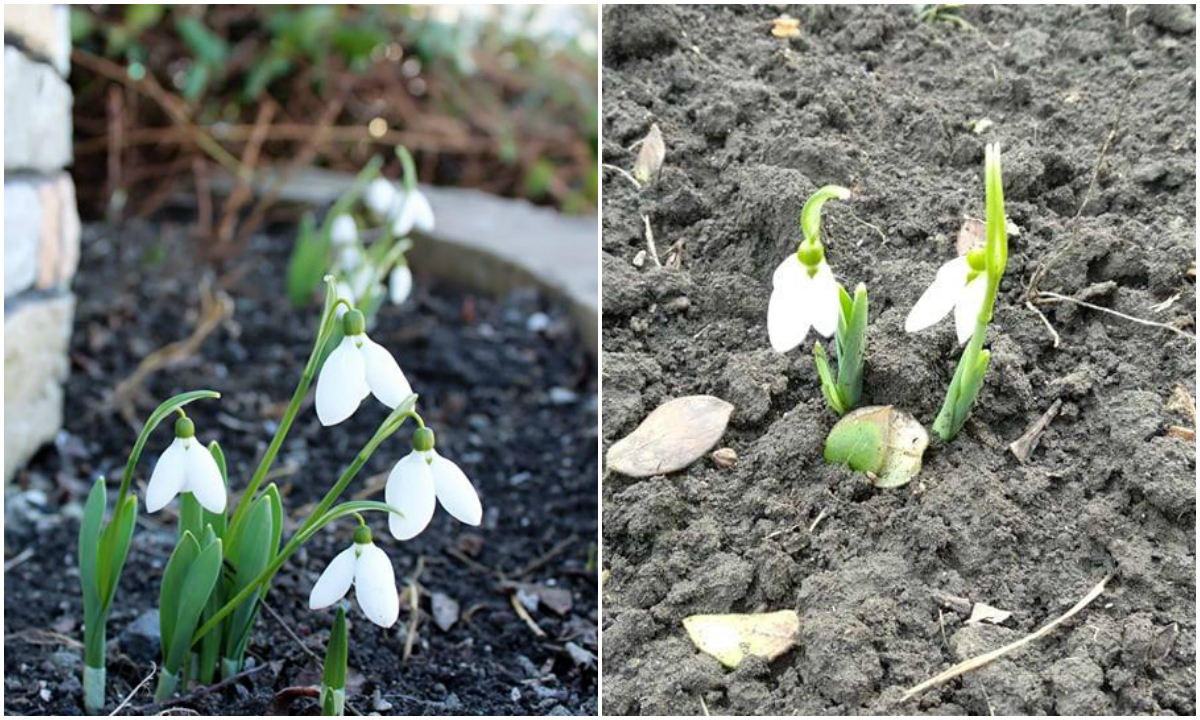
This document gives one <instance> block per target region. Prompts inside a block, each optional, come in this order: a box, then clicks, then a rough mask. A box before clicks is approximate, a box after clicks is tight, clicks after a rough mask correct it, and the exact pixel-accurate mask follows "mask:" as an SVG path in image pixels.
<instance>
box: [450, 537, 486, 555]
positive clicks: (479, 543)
mask: <svg viewBox="0 0 1200 720" xmlns="http://www.w3.org/2000/svg"><path fill="white" fill-rule="evenodd" d="M454 546H455V547H456V548H458V551H459V552H460V553H462V554H463V555H466V556H467V557H479V553H480V551H482V550H483V537H482V536H481V535H476V534H475V533H463V534H462V535H459V536H458V541H457V542H455V544H454Z"/></svg>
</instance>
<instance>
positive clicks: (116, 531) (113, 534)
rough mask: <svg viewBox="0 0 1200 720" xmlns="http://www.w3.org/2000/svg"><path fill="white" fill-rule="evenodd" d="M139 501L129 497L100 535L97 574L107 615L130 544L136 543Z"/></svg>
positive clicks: (114, 513) (101, 598)
mask: <svg viewBox="0 0 1200 720" xmlns="http://www.w3.org/2000/svg"><path fill="white" fill-rule="evenodd" d="M137 509H138V503H137V498H136V497H133V496H129V497H127V498H125V501H124V502H123V503H121V506H120V507H118V508H115V509H114V511H113V519H112V521H111V522H109V524H108V526H107V527H106V528H104V531H103V532H102V533H100V548H99V551H98V552H99V554H98V555H97V557H96V573H97V575H98V576H99V581H100V600H101V611H102V612H105V613H107V612H108V608H109V606H110V605H111V604H112V599H113V596H114V595H116V592H117V584H118V583H119V582H120V580H121V570H122V569H123V568H124V567H125V558H126V556H127V555H129V543H130V541H132V540H133V527H134V525H135V523H136V522H137Z"/></svg>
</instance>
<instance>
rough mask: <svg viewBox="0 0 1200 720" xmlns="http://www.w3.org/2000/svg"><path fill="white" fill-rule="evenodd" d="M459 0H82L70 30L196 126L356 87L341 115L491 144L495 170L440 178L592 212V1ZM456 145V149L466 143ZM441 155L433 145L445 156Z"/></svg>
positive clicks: (309, 106)
mask: <svg viewBox="0 0 1200 720" xmlns="http://www.w3.org/2000/svg"><path fill="white" fill-rule="evenodd" d="M455 7H459V8H460V9H458V10H451V9H450V6H442V7H436V8H435V7H431V6H419V5H387V6H383V5H363V6H356V5H305V6H295V5H205V6H202V5H110V6H101V5H94V6H78V5H76V6H72V7H71V34H72V39H73V41H74V43H75V45H76V46H77V47H80V48H82V49H84V50H85V51H87V52H91V53H93V54H97V55H102V56H104V57H107V58H108V59H110V60H113V61H116V62H119V63H121V64H122V65H123V66H124V67H125V68H126V69H127V72H128V73H129V76H130V77H131V78H132V79H135V80H136V79H140V78H142V77H145V76H146V75H147V74H149V75H152V76H153V77H154V78H155V79H157V80H158V82H159V84H160V85H162V86H163V87H165V88H167V89H169V90H172V91H173V92H176V93H178V95H179V96H180V97H181V98H182V99H183V100H184V101H186V102H187V104H188V105H189V106H190V110H191V117H192V118H193V120H194V121H195V122H197V123H198V124H201V125H214V124H217V123H222V122H223V123H230V124H235V123H246V122H249V121H251V120H253V118H254V114H255V113H254V110H255V108H256V106H257V104H258V103H259V102H261V101H262V100H264V98H265V97H267V96H270V98H271V99H273V100H275V101H276V102H278V103H280V104H281V105H283V106H284V115H286V116H288V118H289V122H296V121H297V120H298V119H299V120H300V121H304V120H308V121H312V120H315V116H316V115H317V114H318V113H317V106H316V105H315V103H314V100H313V99H314V97H315V98H316V99H317V100H325V101H328V99H329V98H330V97H331V96H332V93H333V92H334V90H335V88H338V87H342V86H343V85H345V84H349V85H350V88H351V96H352V97H353V98H354V101H352V102H347V104H346V107H345V109H344V110H343V111H342V115H341V116H340V117H339V118H338V120H337V124H338V125H339V126H345V125H357V126H360V127H362V126H365V125H366V124H367V123H369V122H371V121H372V120H373V119H375V118H376V117H381V118H382V119H383V120H385V121H386V123H387V125H386V127H387V128H389V129H398V130H405V129H410V128H414V127H419V128H420V129H421V130H423V131H424V130H426V129H427V128H430V127H434V128H438V127H443V128H445V127H448V128H451V129H453V130H454V131H455V132H458V133H459V135H469V136H470V137H472V138H473V139H478V138H479V137H480V136H483V137H485V138H486V139H487V140H488V141H490V143H491V145H490V147H491V148H492V149H491V150H489V151H488V152H487V153H486V155H487V157H480V158H468V160H471V161H472V162H475V163H476V164H477V165H479V164H482V165H483V166H485V167H483V168H476V169H475V170H474V171H473V172H467V171H466V170H464V169H462V167H460V166H461V165H462V163H460V162H457V161H456V162H454V163H445V165H446V168H445V169H443V168H442V167H441V165H440V164H439V166H438V167H437V168H436V169H435V175H436V177H434V178H433V179H434V180H435V181H436V182H439V183H446V184H472V181H473V180H474V181H477V182H478V184H480V185H482V186H484V189H487V190H490V191H492V192H502V193H505V194H513V195H521V196H525V197H528V198H530V199H532V200H534V201H537V202H543V203H553V204H556V205H558V206H559V207H561V208H563V209H564V210H567V211H571V212H582V211H590V210H592V209H594V207H595V204H596V197H597V173H596V164H597V141H598V132H597V118H596V113H597V105H596V89H597V50H596V15H595V12H596V11H595V9H594V7H592V8H589V7H587V6H570V7H572V8H574V10H571V11H563V12H574V13H575V14H576V15H578V16H579V17H575V16H573V15H569V14H567V15H564V14H554V13H548V12H547V11H546V10H545V9H544V8H543V9H540V10H539V9H535V8H533V7H529V8H527V9H514V8H512V7H509V8H500V9H497V8H492V10H491V11H483V10H473V11H468V10H466V9H461V6H455ZM547 16H549V21H547ZM547 22H548V23H549V27H548V28H547ZM76 74H77V75H79V74H80V73H78V72H77V73H76ZM83 75H84V76H85V77H84V78H83V80H82V81H81V82H86V80H87V78H86V73H83ZM73 82H77V81H76V80H75V79H74V78H73ZM360 88H361V93H360ZM396 92H403V93H405V95H406V98H397V97H395V95H394V93H396ZM410 98H411V100H410ZM82 99H83V100H85V101H86V100H87V96H86V94H85V95H83V96H82ZM97 100H98V98H97ZM290 103H294V105H292V104H290ZM77 105H78V102H77ZM414 106H415V108H416V109H417V110H419V111H420V113H421V114H422V117H416V116H415V111H414ZM81 112H86V111H84V110H81ZM91 112H92V114H93V115H96V114H97V113H96V112H95V110H94V109H93V110H92V111H91ZM439 116H442V117H446V118H448V119H451V121H452V122H451V123H445V124H443V125H441V126H438V125H436V124H435V123H433V122H432V121H431V118H436V117H439ZM145 124H146V125H150V124H153V123H152V122H151V121H147V123H145ZM445 132H447V133H449V132H450V130H445ZM433 134H436V133H433ZM459 139H461V138H459ZM382 144H385V143H381V145H382ZM479 144H480V143H475V144H473V145H471V147H475V146H477V145H479ZM449 146H450V147H449V149H450V152H451V154H453V151H454V148H455V147H463V146H465V143H462V142H460V143H458V144H457V145H454V144H449ZM271 149H272V148H268V150H267V151H266V152H267V154H268V156H269V155H270V152H271ZM274 149H275V150H277V151H279V148H274ZM379 149H380V148H378V147H376V148H364V147H355V148H348V147H343V148H341V150H340V153H341V154H340V155H339V152H331V151H329V150H328V149H324V148H323V149H322V152H321V153H320V158H321V159H322V160H323V161H324V162H325V163H326V164H328V165H330V166H332V167H334V168H335V169H339V170H344V171H354V170H355V169H356V168H355V167H354V166H355V165H356V164H358V165H361V162H362V161H363V159H364V158H368V157H370V155H372V154H373V153H374V152H376V151H378V150H379ZM420 150H421V149H420V148H418V152H420ZM462 152H465V151H462ZM279 154H280V156H284V155H286V152H284V151H279ZM445 154H446V153H445V152H444V151H442V150H438V152H437V155H438V157H439V160H440V159H441V157H442V156H443V155H445ZM480 154H481V155H482V154H483V153H480ZM492 165H499V168H498V169H499V170H500V171H501V172H496V169H490V166H492ZM422 167H423V169H424V170H425V171H426V174H428V172H429V168H428V167H427V166H424V165H423V166H422ZM456 173H457V174H456ZM460 176H461V177H460ZM497 178H499V179H497ZM426 179H429V178H426ZM484 180H486V182H484ZM460 181H461V182H460ZM497 185H502V187H497Z"/></svg>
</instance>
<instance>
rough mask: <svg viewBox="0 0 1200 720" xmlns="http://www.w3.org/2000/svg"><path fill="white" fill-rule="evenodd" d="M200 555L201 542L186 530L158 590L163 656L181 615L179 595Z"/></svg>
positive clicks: (159, 630) (168, 563) (173, 635)
mask: <svg viewBox="0 0 1200 720" xmlns="http://www.w3.org/2000/svg"><path fill="white" fill-rule="evenodd" d="M199 556H200V543H199V541H197V540H196V536H195V535H193V534H192V533H191V532H185V533H184V534H183V537H181V538H179V542H178V543H177V544H176V545H175V550H174V551H173V552H172V553H171V557H170V559H169V560H167V569H166V570H165V571H164V572H163V579H162V583H161V585H159V590H158V634H159V638H160V640H161V641H162V650H163V658H164V659H166V657H167V651H168V650H169V649H170V647H171V645H172V643H173V642H174V639H175V632H176V630H177V627H176V621H175V619H176V618H177V617H179V597H180V595H181V594H182V592H183V584H184V581H186V580H187V575H188V571H189V570H190V569H191V567H192V563H194V562H195V561H196V558H197V557H199Z"/></svg>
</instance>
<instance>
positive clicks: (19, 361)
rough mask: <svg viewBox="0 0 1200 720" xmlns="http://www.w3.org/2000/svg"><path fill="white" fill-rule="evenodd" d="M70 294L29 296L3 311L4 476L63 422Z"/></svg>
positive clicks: (71, 311)
mask: <svg viewBox="0 0 1200 720" xmlns="http://www.w3.org/2000/svg"><path fill="white" fill-rule="evenodd" d="M74 314H75V296H74V295H69V294H68V295H59V296H57V297H50V298H31V299H30V300H28V301H25V302H19V303H17V306H16V307H15V308H12V309H11V310H9V311H8V312H6V313H5V316H4V338H5V341H4V477H5V479H6V480H7V479H8V478H11V477H12V474H13V472H15V471H16V469H17V468H18V467H21V466H22V465H24V464H25V463H26V462H28V461H29V459H30V458H31V457H33V454H34V453H35V452H37V449H38V448H39V447H41V446H42V445H43V444H44V443H47V442H49V441H51V440H53V439H54V435H55V433H57V432H58V429H59V428H60V427H62V420H63V387H62V383H63V381H64V380H65V379H66V377H67V369H68V362H67V349H68V346H69V341H70V337H71V322H72V318H73V317H74Z"/></svg>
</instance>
